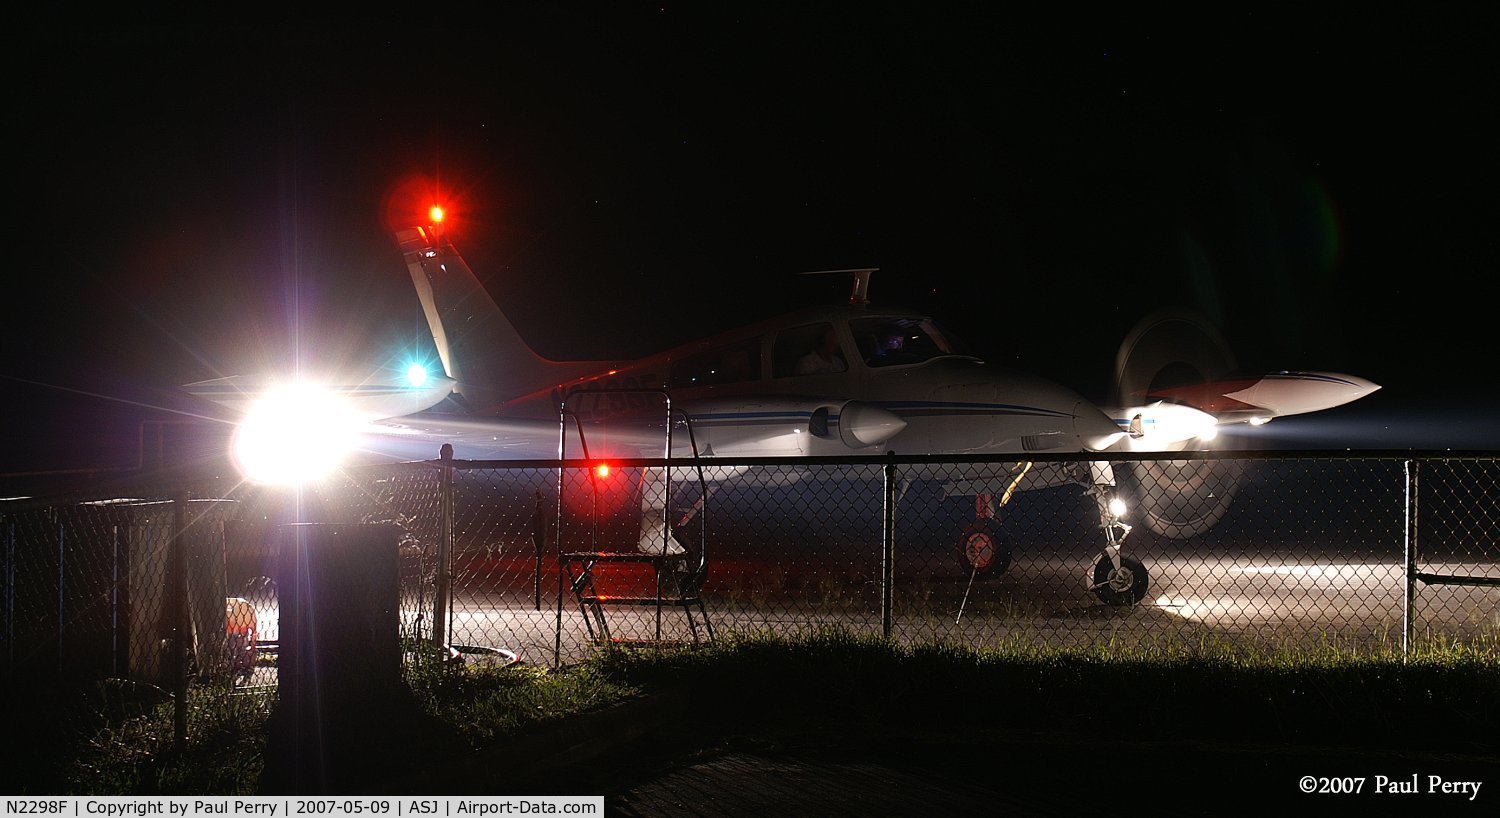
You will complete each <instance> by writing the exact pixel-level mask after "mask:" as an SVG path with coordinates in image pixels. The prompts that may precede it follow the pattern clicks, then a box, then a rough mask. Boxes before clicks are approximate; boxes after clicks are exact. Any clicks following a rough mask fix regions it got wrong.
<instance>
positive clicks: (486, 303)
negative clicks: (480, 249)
mask: <svg viewBox="0 0 1500 818" xmlns="http://www.w3.org/2000/svg"><path fill="white" fill-rule="evenodd" d="M396 240H397V242H398V243H399V244H400V245H401V252H402V255H403V256H404V257H405V259H406V267H407V269H408V270H410V271H411V279H412V284H413V286H415V287H416V290H417V296H418V298H419V299H420V300H421V302H422V312H423V314H424V315H425V316H426V317H427V325H428V327H430V328H431V330H432V340H433V342H434V343H435V344H436V345H437V352H438V356H439V357H440V358H441V359H442V362H443V371H444V372H446V373H447V375H448V377H450V378H452V379H453V380H454V381H455V382H456V384H457V385H456V386H455V387H454V391H455V392H457V393H458V394H460V395H462V396H463V399H464V402H465V403H466V404H468V406H469V407H470V408H471V409H474V410H479V411H486V410H489V409H492V408H495V407H497V406H499V405H501V404H503V403H505V402H506V401H507V400H510V399H512V398H516V397H520V396H522V395H526V394H530V393H534V392H535V391H537V390H540V389H545V388H547V387H550V386H555V385H557V384H560V383H563V382H565V381H568V380H572V379H574V378H578V377H582V376H584V375H589V374H593V373H596V372H598V371H599V369H600V368H601V367H603V366H605V365H606V364H604V363H603V362H598V361H579V362H558V361H550V360H548V359H546V358H543V357H541V356H540V355H538V354H536V352H535V351H533V350H532V349H531V347H530V346H528V345H527V344H526V342H525V341H524V340H522V338H521V336H520V334H519V333H517V332H516V329H515V327H514V326H513V325H512V324H511V322H510V319H509V318H507V317H506V316H505V313H504V312H502V311H501V309H500V307H499V305H498V304H496V303H495V300H494V299H493V298H491V297H490V294H489V293H488V292H487V291H486V290H485V289H484V285H483V284H481V283H480V282H479V279H478V277H476V276H475V275H474V272H473V271H472V270H470V269H469V265H468V264H466V263H465V262H464V260H463V258H462V257H461V256H459V254H458V251H457V250H455V249H454V248H453V244H452V243H451V242H449V241H448V239H447V238H446V237H445V236H443V234H442V232H441V230H439V229H436V228H432V227H413V228H410V229H406V230H401V231H399V232H398V233H397V234H396Z"/></svg>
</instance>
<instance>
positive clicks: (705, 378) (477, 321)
mask: <svg viewBox="0 0 1500 818" xmlns="http://www.w3.org/2000/svg"><path fill="white" fill-rule="evenodd" d="M397 241H398V243H399V245H400V248H401V252H402V254H403V255H404V257H405V260H406V265H407V268H408V270H409V271H410V273H411V278H412V283H413V285H414V286H415V288H416V291H417V295H418V298H419V299H420V301H421V304H422V309H423V312H424V313H425V315H426V318H427V322H428V324H429V326H430V328H431V330H432V337H433V341H434V344H435V345H436V348H437V353H438V356H439V357H440V358H441V361H442V367H443V371H444V377H441V378H430V379H426V381H425V382H423V381H422V380H421V378H422V373H421V372H414V373H413V375H414V379H413V382H412V383H410V384H407V385H404V386H368V385H362V386H358V387H350V388H344V389H339V388H333V389H332V390H331V392H328V393H318V394H331V395H333V396H334V397H335V398H336V399H337V402H336V403H329V404H326V406H327V407H332V406H338V407H341V408H340V409H339V412H344V413H345V414H343V415H339V414H338V413H337V412H333V411H329V412H324V413H321V415H319V416H327V417H330V418H331V419H330V420H329V421H328V422H326V423H324V424H321V425H318V424H312V425H311V426H310V425H309V423H308V418H309V417H310V416H313V415H314V414H318V413H311V412H309V411H308V408H307V402H308V401H309V400H312V399H314V393H312V392H311V391H308V390H307V387H303V386H278V387H275V388H272V387H271V385H270V383H269V382H266V381H262V382H251V381H248V380H244V379H237V378H222V379H218V380H213V381H203V382H200V383H196V384H191V385H189V386H187V387H186V389H187V391H189V392H191V393H194V394H197V395H201V396H204V397H207V398H209V399H212V400H215V401H218V402H220V403H223V404H226V405H230V406H233V407H236V408H239V409H241V410H244V411H246V413H247V414H246V418H245V420H244V422H243V423H242V428H241V430H240V432H239V436H240V443H239V448H240V450H241V452H242V454H241V456H240V460H241V461H242V462H245V463H246V465H247V466H249V467H252V468H253V467H257V466H259V467H260V468H261V469H262V471H267V470H269V473H270V474H271V475H272V477H273V478H277V477H283V475H282V474H280V473H279V472H276V471H275V461H277V460H278V458H279V455H278V452H280V451H282V449H281V448H279V447H281V446H284V445H289V446H290V447H291V450H292V451H293V452H295V453H297V454H298V456H303V455H305V453H306V451H307V450H309V449H312V448H316V447H319V446H327V445H330V444H331V443H332V444H334V445H345V446H348V445H355V446H358V447H361V448H364V449H366V450H367V451H373V452H378V453H380V454H381V455H383V456H386V457H390V458H395V459H403V460H421V459H429V458H431V457H432V456H433V454H434V452H435V450H436V447H437V446H438V445H439V444H443V443H449V444H452V446H453V448H454V452H455V456H457V457H460V458H467V459H533V458H536V459H541V458H556V457H558V456H559V454H560V451H559V448H560V444H561V445H565V446H568V447H572V446H573V445H575V444H572V443H566V440H567V437H566V433H563V434H562V435H561V436H560V431H561V430H560V426H564V424H562V423H561V420H560V417H561V415H560V410H562V409H566V416H567V417H568V424H571V425H572V426H573V427H575V428H576V429H577V430H578V432H579V434H580V435H584V430H587V433H586V435H585V437H586V443H585V445H586V446H587V449H588V456H589V457H590V458H621V457H647V458H651V457H661V456H663V454H664V453H667V452H666V450H664V448H663V439H664V433H663V427H665V426H666V425H667V424H666V422H665V421H660V422H658V423H657V424H656V427H655V428H645V427H643V426H642V425H640V424H637V423H632V422H631V420H632V419H637V420H638V419H639V418H641V417H643V416H647V415H649V412H650V410H648V409H647V406H648V402H647V401H646V400H644V399H643V398H642V395H641V392H640V391H631V390H652V391H659V392H661V393H664V394H665V395H668V396H669V397H670V404H671V407H672V409H673V410H674V411H676V412H679V414H678V417H679V418H681V420H679V421H678V423H679V424H680V425H685V426H688V427H690V430H691V434H690V435H688V434H678V435H676V436H674V437H672V438H671V439H672V441H673V443H672V448H671V450H670V452H669V453H670V454H671V455H672V456H674V457H677V456H691V455H694V454H696V456H697V457H699V458H700V461H699V462H702V463H707V464H709V465H708V468H707V470H706V473H707V475H708V479H709V480H710V481H714V482H723V481H728V480H755V479H757V478H756V476H755V473H754V472H753V471H750V470H748V469H745V468H736V467H720V468H715V467H714V466H713V465H712V464H713V462H714V459H715V458H718V459H727V458H734V457H792V458H795V457H804V456H831V455H874V454H883V453H885V452H895V453H897V454H911V455H952V454H963V455H967V454H984V455H989V454H1006V455H1015V456H1016V457H1015V460H1016V461H1019V462H1016V463H1014V464H1012V463H993V464H982V465H981V466H980V468H979V469H978V470H975V471H970V472H968V473H967V475H966V476H967V479H966V480H964V481H962V482H954V481H952V479H951V477H948V478H944V477H943V476H942V475H939V474H937V473H936V472H933V473H931V474H927V473H925V472H922V471H921V468H920V467H918V468H917V469H916V470H915V472H914V471H913V470H910V469H906V468H903V474H904V475H905V476H906V477H907V478H910V479H922V478H924V477H925V478H929V479H944V480H946V481H947V485H946V486H945V489H946V490H947V491H948V492H949V493H957V494H972V495H974V496H975V497H976V498H978V500H979V502H976V503H975V507H976V516H977V517H978V519H977V520H976V521H975V522H974V524H972V525H970V526H969V527H968V528H966V529H965V530H964V531H963V533H962V535H961V536H960V537H959V542H958V551H959V556H960V559H962V560H963V561H964V562H965V564H967V565H968V566H970V567H972V569H973V570H974V571H975V572H984V571H987V570H998V571H1003V570H1004V569H1005V566H1006V565H1008V563H1009V559H1010V555H1009V553H1008V546H1006V545H1004V541H1003V538H1002V537H1001V536H1000V535H999V532H998V531H997V530H996V529H995V527H994V524H993V522H992V521H990V519H989V518H991V517H992V516H993V511H994V506H995V504H996V501H997V499H998V501H999V502H1000V503H1001V504H1003V503H1004V502H1005V500H1006V499H1008V498H1009V496H1010V495H1011V493H1012V492H1014V491H1016V490H1026V489H1036V488H1047V487H1053V486H1058V485H1067V484H1081V485H1082V486H1084V487H1085V489H1086V491H1087V492H1089V493H1090V494H1091V495H1092V496H1093V497H1094V499H1095V501H1096V504H1097V506H1098V513H1099V521H1100V526H1101V528H1102V529H1103V531H1104V533H1105V539H1106V546H1105V548H1104V552H1103V554H1101V556H1100V557H1099V560H1098V561H1097V563H1096V564H1095V567H1094V569H1093V571H1092V572H1091V575H1090V580H1089V581H1090V588H1091V590H1093V591H1094V592H1095V593H1096V594H1097V595H1098V596H1099V597H1100V598H1101V599H1103V600H1105V601H1106V602H1109V603H1112V604H1133V603H1135V602H1138V601H1139V600H1140V599H1141V598H1143V597H1144V596H1145V594H1146V589H1147V584H1148V578H1147V572H1146V570H1145V567H1144V566H1143V565H1142V564H1141V563H1140V561H1138V560H1136V559H1135V558H1133V557H1129V556H1125V555H1124V554H1122V553H1121V550H1122V549H1121V547H1120V546H1121V543H1122V541H1123V539H1124V535H1125V533H1126V532H1128V530H1129V526H1127V525H1125V524H1124V523H1123V522H1121V519H1120V517H1121V515H1122V514H1123V513H1124V509H1123V504H1122V503H1120V502H1119V500H1118V498H1117V497H1116V496H1115V474H1114V470H1115V465H1114V464H1111V462H1110V458H1109V455H1110V453H1119V452H1137V451H1175V450H1181V449H1184V448H1186V447H1188V446H1192V445H1197V443H1198V441H1201V440H1207V439H1209V438H1211V437H1212V436H1213V434H1214V432H1215V429H1216V428H1217V426H1218V425H1219V424H1224V423H1240V422H1248V423H1252V424H1259V423H1265V422H1267V421H1269V420H1271V419H1273V418H1276V417H1281V416H1284V415H1293V414H1299V413H1304V412H1312V411H1317V410H1321V409H1327V408H1330V407H1334V406H1338V405H1340V404H1344V403H1348V402H1350V401H1353V400H1357V399H1359V398H1361V397H1364V396H1365V395H1368V394H1370V393H1371V392H1373V391H1375V390H1376V389H1378V388H1379V387H1378V386H1376V385H1375V384H1373V383H1370V382H1369V381H1366V380H1363V379H1361V378H1357V377H1354V376H1350V375H1341V374H1336V373H1331V372H1276V373H1271V374H1267V375H1263V376H1260V377H1251V378H1233V379H1229V378H1226V377H1225V375H1226V373H1229V372H1231V371H1232V370H1233V369H1234V368H1235V362H1234V359H1233V356H1232V355H1231V354H1230V352H1229V350H1228V347H1227V345H1226V344H1225V343H1224V341H1223V339H1222V338H1221V337H1220V335H1219V334H1218V333H1217V332H1216V331H1215V330H1213V329H1212V328H1211V327H1210V326H1209V325H1208V324H1207V323H1205V322H1203V321H1202V320H1200V319H1198V318H1196V317H1194V316H1192V315H1189V314H1183V313H1172V312H1163V313H1158V314H1155V315H1152V316H1149V317H1148V318H1146V319H1145V320H1143V321H1142V322H1141V323H1140V324H1138V325H1137V327H1136V328H1135V329H1134V330H1133V331H1132V332H1131V333H1130V334H1129V336H1128V337H1127V338H1126V339H1125V341H1124V343H1123V344H1122V345H1121V347H1120V350H1119V353H1118V355H1117V356H1116V360H1115V380H1116V384H1117V387H1116V389H1115V394H1114V396H1113V400H1114V403H1113V405H1112V406H1108V407H1101V406H1098V405H1095V404H1094V403H1091V402H1090V401H1087V400H1085V399H1084V398H1083V397H1081V396H1080V395H1078V394H1077V393H1075V392H1073V391H1071V390H1069V389H1067V388H1064V387H1062V386H1059V385H1058V384H1055V383H1052V382H1051V381H1047V380H1043V379H1041V378H1038V377H1035V376H1032V375H1028V374H1024V373H1021V372H1017V371H1013V370H1010V369H1005V368H1001V367H997V366H993V365H990V364H987V363H986V362H984V361H982V360H981V359H979V358H978V357H975V356H974V355H973V354H971V353H969V352H968V351H967V350H966V349H965V347H964V346H963V345H962V344H961V343H960V342H959V341H958V340H957V339H956V338H955V337H954V336H953V335H951V334H950V333H948V332H947V331H946V330H944V329H943V327H942V326H941V325H939V324H938V323H937V322H935V321H934V320H933V319H932V318H930V317H928V316H926V315H923V314H920V313H916V312H911V311H906V310H900V309H893V308H884V307H877V306H873V305H871V304H870V303H868V298H867V293H868V288H869V281H870V274H871V273H872V272H873V270H843V271H835V272H839V273H847V274H849V275H850V276H851V277H852V278H853V281H854V288H853V294H852V296H851V297H850V299H849V302H848V303H847V304H844V305H840V306H830V307H822V308H817V309H810V310H805V311H802V312H796V313H792V314H789V315H785V316H782V317H779V318H776V319H773V320H769V321H765V322H762V323H758V324H755V325H752V326H747V327H744V328H742V329H738V330H734V331H731V332H727V333H724V334H721V335H717V336H714V337H711V338H707V339H704V340H701V341H697V342H694V343H690V344H687V345H684V346H680V347H677V348H675V349H670V350H667V351H665V352H662V353H659V354H656V355H652V356H650V357H647V358H644V359H641V360H636V361H628V362H618V361H570V362H558V361H550V360H546V359H544V358H542V357H541V356H539V355H537V354H536V353H535V352H534V351H533V350H532V349H531V348H530V347H529V346H528V345H527V344H526V343H525V342H524V341H523V340H522V338H521V337H520V335H519V334H518V333H517V332H516V330H515V328H514V327H513V326H512V324H511V322H510V321H509V320H508V319H507V318H506V316H505V314H504V313H503V312H502V311H501V309H500V307H499V306H498V305H497V304H496V302H495V301H494V299H493V298H492V297H491V296H490V294H489V293H488V292H486V291H485V289H484V287H483V285H482V284H481V283H480V282H479V280H478V279H477V278H476V277H475V275H474V273H473V272H472V271H471V270H470V269H469V267H468V265H467V264H465V262H464V260H463V259H462V258H461V257H460V256H459V254H458V252H457V250H455V249H454V247H453V245H452V243H451V242H450V241H449V240H448V238H447V237H446V236H445V235H444V232H443V230H442V226H441V223H440V220H439V219H436V218H435V219H434V220H433V222H432V223H431V224H429V225H425V226H420V227H412V228H410V229H406V230H402V231H400V232H399V233H398V234H397ZM266 397H284V398H293V399H295V400H292V401H281V402H279V403H269V402H266V401H264V399H265V398H266ZM317 400H323V398H317ZM445 401H446V402H447V405H446V406H445V407H444V409H443V411H434V410H435V408H436V407H438V405H439V404H440V403H444V402H445ZM288 405H291V406H295V407H296V408H294V409H281V410H278V409H276V408H273V407H275V406H288ZM278 411H285V412H290V413H292V415H294V416H295V417H296V419H297V424H296V425H297V427H298V428H299V432H298V434H297V436H296V437H295V438H294V439H293V441H292V442H291V443H290V444H286V443H285V441H286V437H285V435H284V434H283V432H282V431H280V430H282V429H285V428H287V426H288V425H289V424H286V423H283V422H281V421H283V420H285V417H284V416H280V415H278V414H277V413H278ZM350 416H357V418H358V419H359V420H360V421H362V422H364V423H365V424H366V425H365V427H364V434H363V436H362V438H361V439H360V440H358V441H355V440H353V439H350V438H347V437H341V436H343V435H346V434H347V433H346V432H345V431H344V430H346V429H348V428H350V424H348V423H347V420H348V418H349V417H350ZM647 426H649V424H647ZM690 446H691V447H692V448H691V449H690V448H689V447H690ZM1075 452H1084V453H1098V454H1099V455H1100V458H1099V459H1098V460H1094V461H1084V462H1081V463H1080V462H1072V461H1067V462H1062V461H1041V462H1039V461H1035V460H1031V459H1030V458H1031V457H1032V456H1033V455H1038V454H1052V453H1075ZM567 454H568V456H570V457H577V456H581V455H580V451H579V450H575V449H573V448H569V450H568V452H567ZM1120 465H1127V464H1120ZM1169 465H1170V466H1171V467H1172V468H1171V470H1170V471H1169V470H1168V466H1169ZM1212 466H1213V464H1212V463H1206V462H1205V461H1193V462H1178V461H1173V462H1172V463H1171V464H1167V463H1164V462H1162V461H1155V462H1149V463H1147V462H1133V463H1129V464H1128V467H1129V468H1133V469H1137V470H1140V472H1142V473H1140V474H1138V475H1137V476H1138V477H1140V478H1141V480H1140V481H1139V482H1140V483H1141V485H1142V491H1140V492H1138V494H1139V495H1140V496H1138V497H1137V498H1136V499H1137V501H1138V502H1139V503H1140V504H1141V508H1140V510H1141V511H1142V512H1143V514H1144V521H1145V524H1146V525H1148V526H1149V527H1151V528H1152V529H1153V530H1155V531H1158V532H1160V533H1163V534H1166V535H1168V536H1174V537H1183V536H1191V535H1193V534H1196V533H1200V532H1201V531H1203V530H1206V529H1207V528H1208V527H1209V526H1211V525H1213V524H1214V523H1215V522H1217V520H1218V519H1219V517H1220V516H1222V515H1223V513H1224V510H1225V509H1226V508H1227V505H1228V503H1229V501H1230V499H1231V497H1232V495H1233V491H1232V490H1226V489H1225V487H1224V486H1222V485H1220V484H1219V483H1218V477H1217V476H1216V475H1214V474H1213V473H1211V467H1212ZM658 471H661V470H658ZM651 473H652V470H650V469H648V470H646V476H645V477H644V478H643V479H644V480H647V481H649V480H652V479H653V478H652V477H651ZM654 479H656V480H660V479H662V478H661V477H660V476H659V475H658V476H657V477H655V478H654ZM649 488H650V487H648V486H643V487H642V498H643V499H642V501H641V519H642V522H641V536H640V541H639V547H640V549H641V550H642V551H644V552H647V553H656V554H661V553H671V552H672V550H674V549H677V548H680V546H678V545H677V544H676V542H674V541H672V539H671V538H670V537H667V536H664V528H665V523H664V514H663V509H664V507H665V503H666V502H667V500H666V498H665V496H664V493H663V492H660V491H655V492H653V491H650V490H648V489H649Z"/></svg>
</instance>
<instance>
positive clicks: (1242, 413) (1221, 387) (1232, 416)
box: [1147, 371, 1380, 423]
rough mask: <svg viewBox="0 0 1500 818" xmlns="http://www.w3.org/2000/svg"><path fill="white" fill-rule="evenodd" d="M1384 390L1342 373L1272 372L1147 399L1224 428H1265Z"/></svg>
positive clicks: (1167, 391)
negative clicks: (1246, 424) (1225, 425)
mask: <svg viewBox="0 0 1500 818" xmlns="http://www.w3.org/2000/svg"><path fill="white" fill-rule="evenodd" d="M1379 388H1380V385H1379V384H1375V383H1371V382H1370V381H1367V380H1365V379H1364V378H1360V377H1358V376H1355V375H1345V374H1342V373H1338V372H1291V371H1282V372H1272V373H1269V374H1266V375H1262V376H1261V377H1259V378H1253V377H1252V378H1232V379H1224V380H1214V381H1208V382H1206V383H1200V384H1194V385H1191V386H1182V387H1171V388H1166V389H1155V390H1152V391H1151V392H1150V393H1148V395H1147V397H1148V398H1149V399H1150V400H1154V401H1167V402H1170V403H1176V404H1181V405H1186V406H1191V407H1193V408H1195V409H1198V410H1200V411H1203V412H1207V413H1208V414H1210V415H1213V416H1214V417H1215V419H1217V420H1218V422H1219V423H1236V422H1246V421H1248V422H1251V423H1264V422H1266V421H1268V420H1271V419H1272V418H1278V417H1282V416H1284V415H1300V414H1304V413H1306V412H1319V411H1322V410H1324V409H1332V408H1333V407H1335V406H1342V405H1343V404H1346V403H1349V402H1351V401H1356V400H1359V399H1360V398H1362V397H1364V396H1366V395H1368V394H1370V393H1372V392H1374V391H1376V390H1377V389H1379Z"/></svg>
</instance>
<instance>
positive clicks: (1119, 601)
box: [1093, 555, 1151, 606]
mask: <svg viewBox="0 0 1500 818" xmlns="http://www.w3.org/2000/svg"><path fill="white" fill-rule="evenodd" d="M1093 578H1094V582H1093V585H1094V595H1095V596H1097V597H1099V599H1101V600H1102V601H1103V602H1104V603H1105V604H1107V605H1121V606H1124V605H1135V604H1137V603H1139V602H1140V601H1141V600H1142V599H1145V598H1146V589H1147V588H1148V587H1149V586H1150V584H1151V578H1150V576H1149V575H1148V574H1147V573H1146V566H1145V565H1144V564H1142V563H1141V561H1140V560H1138V559H1136V558H1135V557H1123V556H1122V557H1120V567H1119V568H1118V569H1117V568H1115V563H1114V560H1111V559H1110V558H1109V556H1108V555H1103V556H1100V557H1099V561H1098V562H1096V563H1094V572H1093Z"/></svg>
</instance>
